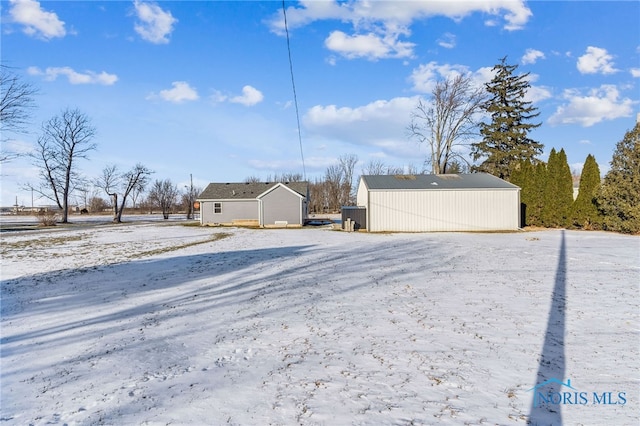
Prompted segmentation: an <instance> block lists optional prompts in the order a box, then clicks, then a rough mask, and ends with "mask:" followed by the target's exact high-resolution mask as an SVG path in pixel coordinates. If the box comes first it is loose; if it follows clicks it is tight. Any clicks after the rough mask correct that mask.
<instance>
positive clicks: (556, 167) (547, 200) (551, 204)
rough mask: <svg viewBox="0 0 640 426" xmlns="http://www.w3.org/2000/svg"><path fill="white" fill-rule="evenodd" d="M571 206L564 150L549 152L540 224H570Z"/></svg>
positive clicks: (571, 186)
mask: <svg viewBox="0 0 640 426" xmlns="http://www.w3.org/2000/svg"><path fill="white" fill-rule="evenodd" d="M572 204H573V179H572V178H571V170H570V169H569V164H568V163H567V155H566V154H565V152H564V149H561V150H560V152H556V150H555V149H552V150H551V153H550V154H549V162H548V163H547V179H546V185H545V190H544V207H543V209H542V222H543V224H544V226H549V227H558V226H568V225H569V224H570V215H571V205H572Z"/></svg>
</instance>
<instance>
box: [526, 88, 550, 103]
mask: <svg viewBox="0 0 640 426" xmlns="http://www.w3.org/2000/svg"><path fill="white" fill-rule="evenodd" d="M552 96H553V94H552V93H551V90H550V89H549V88H547V87H545V86H529V90H527V93H526V94H525V96H524V100H525V101H526V102H533V103H536V102H540V101H544V100H545V99H549V98H551V97H552Z"/></svg>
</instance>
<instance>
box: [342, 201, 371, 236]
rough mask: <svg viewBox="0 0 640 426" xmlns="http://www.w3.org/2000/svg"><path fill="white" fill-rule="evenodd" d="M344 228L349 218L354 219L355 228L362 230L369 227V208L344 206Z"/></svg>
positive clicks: (355, 229)
mask: <svg viewBox="0 0 640 426" xmlns="http://www.w3.org/2000/svg"><path fill="white" fill-rule="evenodd" d="M341 219H342V229H346V228H345V224H346V223H347V220H348V219H351V220H352V221H353V230H354V231H360V230H365V229H367V209H366V208H365V207H360V206H343V207H342V217H341Z"/></svg>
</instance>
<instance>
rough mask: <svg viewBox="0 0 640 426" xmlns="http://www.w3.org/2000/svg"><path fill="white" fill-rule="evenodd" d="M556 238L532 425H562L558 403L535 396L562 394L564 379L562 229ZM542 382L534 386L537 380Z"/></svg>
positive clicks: (563, 265)
mask: <svg viewBox="0 0 640 426" xmlns="http://www.w3.org/2000/svg"><path fill="white" fill-rule="evenodd" d="M561 238H562V239H561V242H560V253H559V255H558V266H557V268H556V276H555V283H554V287H553V294H552V296H551V308H550V309H549V318H548V320H547V330H546V333H545V336H544V344H543V346H542V353H541V355H540V363H539V365H538V374H537V377H536V384H535V385H534V389H533V392H534V393H535V395H534V398H533V400H532V403H531V409H530V410H529V423H530V424H533V425H555V426H558V425H562V412H561V411H560V407H561V404H547V403H544V401H542V402H541V400H540V398H538V395H537V394H538V392H542V393H543V394H544V395H548V394H550V393H553V394H555V393H560V394H562V393H563V392H564V391H566V389H563V382H564V380H565V368H566V366H565V351H564V336H565V329H566V328H565V322H566V285H567V249H566V243H565V234H564V230H563V231H562V237H561ZM549 380H551V381H550V382H549V383H547V384H545V385H544V386H543V387H539V389H535V387H536V386H539V385H540V384H541V383H545V382H547V381H549Z"/></svg>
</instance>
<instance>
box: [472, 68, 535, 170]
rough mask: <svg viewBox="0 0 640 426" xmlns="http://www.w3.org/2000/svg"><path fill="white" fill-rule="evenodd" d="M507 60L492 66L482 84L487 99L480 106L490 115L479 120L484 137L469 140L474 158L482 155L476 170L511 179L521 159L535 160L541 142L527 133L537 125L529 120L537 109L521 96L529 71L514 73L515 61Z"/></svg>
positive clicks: (527, 83) (525, 90) (528, 85)
mask: <svg viewBox="0 0 640 426" xmlns="http://www.w3.org/2000/svg"><path fill="white" fill-rule="evenodd" d="M506 61H507V58H506V57H504V58H502V59H501V61H500V63H499V64H497V65H495V66H494V67H493V71H494V72H495V76H494V77H493V79H492V80H491V81H490V82H489V83H486V85H485V86H486V89H487V92H488V93H489V99H488V100H487V101H486V102H485V103H484V105H483V109H484V110H485V111H486V112H487V113H488V114H489V115H490V116H491V122H489V123H482V124H480V133H481V134H482V136H483V139H482V141H481V142H478V143H474V144H472V148H471V154H472V157H473V160H474V161H477V160H479V159H482V158H484V161H483V162H482V163H481V164H480V165H479V166H477V167H475V170H478V171H481V172H487V173H490V174H492V175H494V176H498V177H500V178H502V179H506V180H510V177H511V173H512V171H513V170H514V168H515V167H516V166H517V164H519V163H520V162H521V161H523V160H529V161H531V162H532V163H534V164H535V163H536V159H535V157H536V156H537V155H540V154H541V153H542V148H543V145H542V144H541V143H540V142H536V141H534V140H533V139H531V138H529V136H528V133H529V131H530V130H532V129H534V128H536V127H538V126H540V123H531V122H529V121H530V120H532V119H534V118H536V117H537V116H538V115H540V113H539V112H537V108H535V107H533V106H532V105H531V102H527V101H525V100H524V97H525V95H526V93H527V89H529V87H530V84H529V80H528V76H529V73H526V74H520V75H514V72H515V71H516V69H517V68H518V65H509V64H507V62H506Z"/></svg>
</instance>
